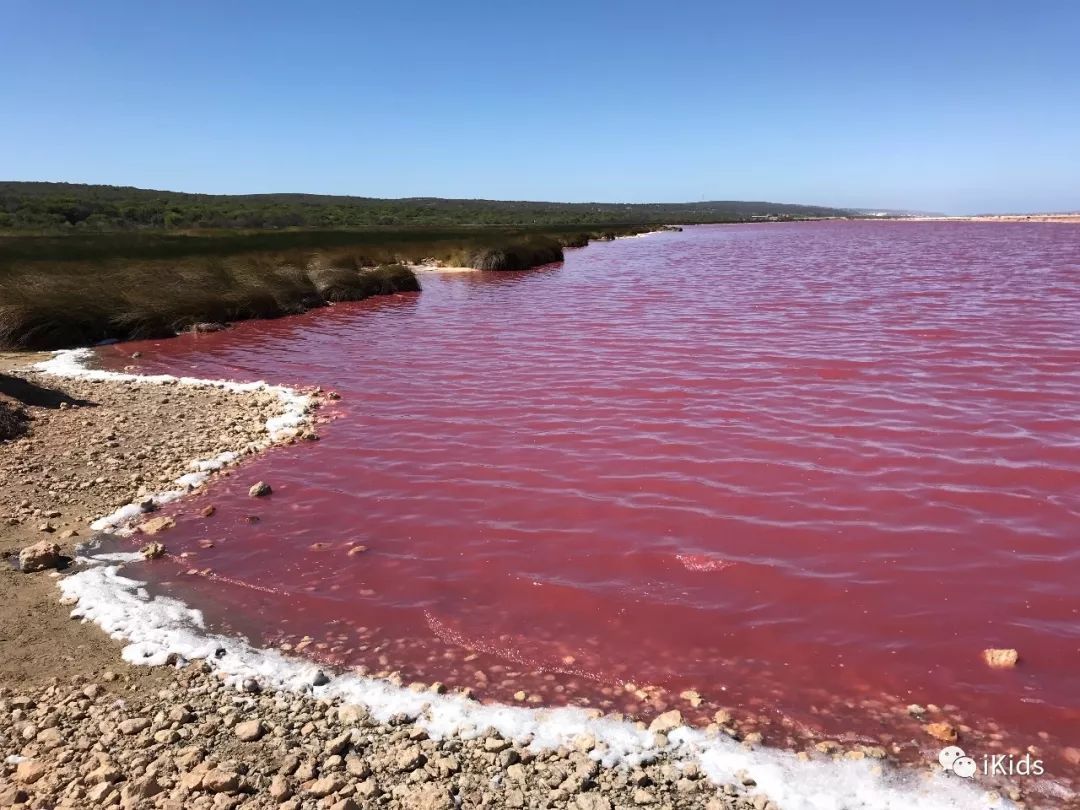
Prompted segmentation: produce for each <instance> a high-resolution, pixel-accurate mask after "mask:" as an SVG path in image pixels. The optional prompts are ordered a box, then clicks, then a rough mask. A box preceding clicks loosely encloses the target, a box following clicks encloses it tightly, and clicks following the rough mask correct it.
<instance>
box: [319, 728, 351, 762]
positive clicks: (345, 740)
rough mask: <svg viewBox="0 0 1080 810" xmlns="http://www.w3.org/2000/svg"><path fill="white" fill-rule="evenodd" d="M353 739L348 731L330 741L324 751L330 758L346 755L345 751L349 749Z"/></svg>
mask: <svg viewBox="0 0 1080 810" xmlns="http://www.w3.org/2000/svg"><path fill="white" fill-rule="evenodd" d="M351 739H352V735H351V734H350V733H349V732H347V731H346V732H345V733H344V734H339V735H338V736H337V737H334V738H333V739H332V740H328V741H327V743H326V746H325V747H324V749H323V750H324V751H326V753H327V755H328V756H333V755H335V754H341V753H344V751H345V749H346V748H348V747H349V741H350V740H351Z"/></svg>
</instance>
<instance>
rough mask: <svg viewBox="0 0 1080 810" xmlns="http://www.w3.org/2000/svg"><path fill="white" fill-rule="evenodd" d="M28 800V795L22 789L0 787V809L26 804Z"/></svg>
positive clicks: (10, 786) (12, 786) (11, 786)
mask: <svg viewBox="0 0 1080 810" xmlns="http://www.w3.org/2000/svg"><path fill="white" fill-rule="evenodd" d="M29 800H30V794H29V793H27V792H26V791H25V790H23V789H22V788H17V787H15V786H14V785H9V786H7V787H0V807H12V806H14V805H16V804H26V802H28V801H29Z"/></svg>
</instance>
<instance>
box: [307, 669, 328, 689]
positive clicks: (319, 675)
mask: <svg viewBox="0 0 1080 810" xmlns="http://www.w3.org/2000/svg"><path fill="white" fill-rule="evenodd" d="M328 683H330V676H329V675H327V674H326V673H325V672H323V671H322V670H321V669H320V670H319V671H318V672H316V673H315V677H313V678H312V679H311V685H312V686H326V685H327V684H328Z"/></svg>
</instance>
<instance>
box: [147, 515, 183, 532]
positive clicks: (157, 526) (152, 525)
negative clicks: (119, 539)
mask: <svg viewBox="0 0 1080 810" xmlns="http://www.w3.org/2000/svg"><path fill="white" fill-rule="evenodd" d="M175 525H176V521H175V520H173V519H172V518H171V517H169V516H168V515H161V516H160V517H156V518H150V520H148V521H146V522H145V523H142V524H140V525H139V531H140V532H142V533H143V534H149V535H154V534H160V533H161V532H164V531H168V530H169V529H171V528H172V527H173V526H175Z"/></svg>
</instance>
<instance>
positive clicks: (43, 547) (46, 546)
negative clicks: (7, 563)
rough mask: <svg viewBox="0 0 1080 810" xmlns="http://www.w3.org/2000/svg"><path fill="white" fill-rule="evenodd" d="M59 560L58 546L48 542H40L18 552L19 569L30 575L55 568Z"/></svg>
mask: <svg viewBox="0 0 1080 810" xmlns="http://www.w3.org/2000/svg"><path fill="white" fill-rule="evenodd" d="M61 559H62V558H61V556H60V546H59V545H57V544H56V543H50V542H49V541H48V540H42V541H41V542H40V543H34V545H32V546H27V547H26V548H24V549H23V550H22V551H20V552H19V567H20V568H21V569H22V570H23V571H24V572H25V573H27V574H32V573H33V572H35V571H44V570H46V569H48V568H57V567H58V566H59V565H60V562H61Z"/></svg>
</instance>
